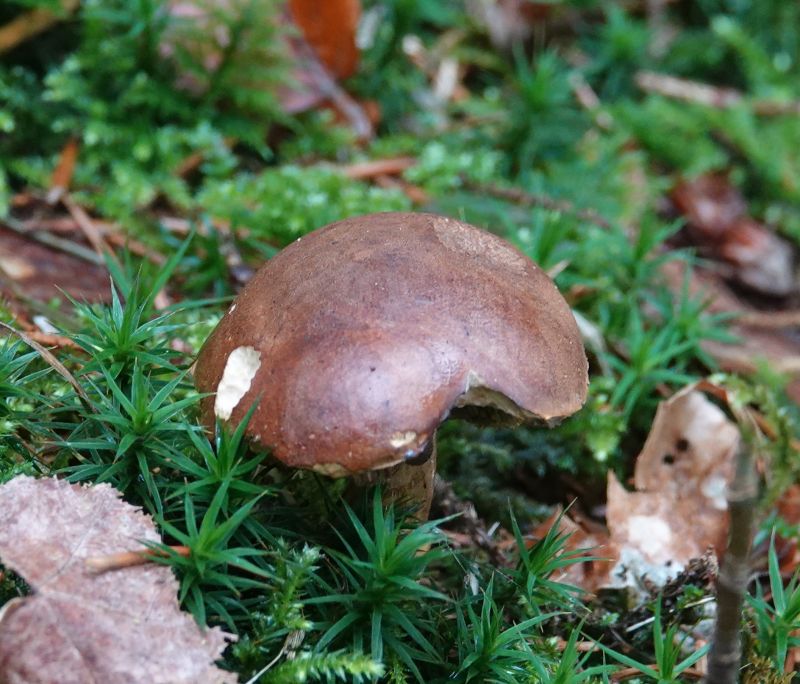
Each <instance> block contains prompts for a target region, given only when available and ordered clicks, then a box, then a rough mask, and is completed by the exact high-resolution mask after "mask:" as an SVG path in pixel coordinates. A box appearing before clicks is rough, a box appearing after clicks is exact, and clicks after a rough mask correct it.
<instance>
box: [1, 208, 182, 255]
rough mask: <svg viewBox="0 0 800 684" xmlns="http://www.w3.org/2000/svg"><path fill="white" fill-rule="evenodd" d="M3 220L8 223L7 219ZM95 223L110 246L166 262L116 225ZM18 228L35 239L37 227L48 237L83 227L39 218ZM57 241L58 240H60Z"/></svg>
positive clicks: (66, 220) (65, 218)
mask: <svg viewBox="0 0 800 684" xmlns="http://www.w3.org/2000/svg"><path fill="white" fill-rule="evenodd" d="M2 220H3V221H6V219H2ZM93 223H94V225H95V227H96V228H97V230H98V231H100V234H101V235H102V236H103V237H104V238H105V239H106V240H107V241H108V242H109V244H112V245H114V246H115V247H122V248H125V249H127V250H128V251H129V252H131V254H135V255H136V256H140V257H144V258H145V259H148V260H149V261H152V262H153V263H154V264H156V265H159V266H160V265H162V264H163V263H164V262H165V261H166V259H165V257H164V256H163V255H162V254H159V253H158V252H155V251H154V250H152V249H150V248H149V247H148V246H147V245H145V244H144V243H143V242H139V241H138V240H134V239H132V238H130V237H129V236H127V235H123V234H122V233H121V232H119V229H118V227H117V226H115V225H114V224H112V223H108V222H106V221H93ZM16 226H17V228H18V230H16V232H18V233H20V234H22V235H26V236H28V237H34V233H35V232H38V231H37V227H38V228H41V229H42V232H41V233H40V234H42V235H46V234H48V233H74V232H75V231H79V230H80V229H81V227H80V226H79V225H78V222H77V221H76V220H75V219H74V218H73V217H72V216H55V217H52V218H37V219H29V220H27V221H17V222H16ZM13 229H14V228H12V230H13ZM56 239H57V240H58V239H59V238H56ZM64 242H65V243H66V244H74V243H70V242H68V241H64ZM46 244H48V245H50V246H52V240H48V241H47V242H46ZM81 249H82V248H81ZM85 252H86V253H88V254H90V255H91V260H92V263H99V264H100V265H101V266H102V265H103V260H102V259H98V256H97V254H95V252H93V251H91V250H85Z"/></svg>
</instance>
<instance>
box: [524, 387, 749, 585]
mask: <svg viewBox="0 0 800 684" xmlns="http://www.w3.org/2000/svg"><path fill="white" fill-rule="evenodd" d="M699 388H705V385H703V384H702V383H698V384H696V385H690V386H688V387H686V388H684V389H683V390H681V391H680V392H678V393H676V394H675V395H673V396H672V397H671V398H669V399H667V400H666V401H663V402H661V404H660V405H659V407H658V411H657V412H656V417H655V419H654V420H653V425H652V427H651V429H650V434H649V435H648V437H647V441H646V442H645V445H644V447H643V448H642V452H641V453H640V454H639V457H638V458H637V461H636V466H635V469H634V478H633V480H634V483H635V486H636V491H628V490H627V489H625V487H623V486H622V484H621V483H620V482H619V480H618V479H617V478H616V476H615V475H614V474H613V473H612V472H609V474H608V488H607V507H606V520H607V524H608V531H607V532H606V531H604V530H602V529H592V528H590V527H588V526H587V525H582V524H581V523H580V522H578V523H576V522H575V521H573V520H570V519H568V518H567V517H566V516H564V517H562V518H561V522H560V530H561V531H562V532H569V533H570V534H571V537H570V538H569V540H568V541H567V544H566V550H568V551H575V550H577V549H588V550H589V551H588V555H591V556H594V557H596V558H600V559H601V560H594V561H589V562H586V563H581V564H577V565H572V566H568V567H566V568H565V569H564V571H563V574H562V576H560V577H559V578H558V579H559V580H560V581H563V582H569V583H571V584H575V585H577V586H580V587H582V588H583V589H586V590H587V591H597V590H598V589H600V588H603V587H622V586H631V587H634V588H638V587H640V586H641V579H642V578H643V577H644V576H646V577H647V580H648V582H649V583H650V585H651V586H652V585H656V586H663V585H664V584H665V582H667V581H668V580H670V579H671V578H673V577H675V576H676V575H677V574H678V573H679V572H680V571H681V570H683V569H684V568H685V567H686V566H687V565H688V564H689V561H691V560H692V559H695V558H700V557H701V556H703V555H704V554H705V553H706V552H707V551H708V549H713V550H714V551H715V552H716V553H717V555H719V554H721V553H722V551H723V550H724V545H725V537H726V534H727V526H728V510H727V509H728V505H727V500H726V493H727V484H728V482H729V481H730V479H731V477H732V476H733V464H734V456H735V454H736V449H737V447H738V444H739V439H740V436H739V430H738V428H737V427H736V425H735V424H734V423H732V422H731V421H730V420H729V419H728V418H727V417H726V416H725V414H724V413H723V411H722V410H721V409H720V408H718V407H717V406H716V405H715V404H713V403H712V402H711V401H709V399H708V398H707V397H706V396H705V394H703V392H701V391H698V389H699ZM554 521H555V518H551V520H550V521H547V522H546V523H543V527H542V528H540V530H539V532H540V534H539V536H541V535H542V534H543V533H544V530H546V529H548V528H549V525H550V524H552V523H553V522H554ZM545 525H546V526H547V527H544V526H545ZM534 536H536V532H534Z"/></svg>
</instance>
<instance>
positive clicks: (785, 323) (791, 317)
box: [736, 309, 800, 330]
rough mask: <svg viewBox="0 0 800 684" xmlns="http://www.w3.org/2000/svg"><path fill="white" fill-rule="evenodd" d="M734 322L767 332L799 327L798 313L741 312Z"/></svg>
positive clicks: (795, 311)
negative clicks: (766, 330)
mask: <svg viewBox="0 0 800 684" xmlns="http://www.w3.org/2000/svg"><path fill="white" fill-rule="evenodd" d="M736 322H737V323H739V324H740V325H749V326H752V327H753V328H766V329H768V330H780V329H781V328H793V327H796V326H800V311H798V310H796V309H795V310H792V311H743V312H741V313H740V314H738V315H737V316H736Z"/></svg>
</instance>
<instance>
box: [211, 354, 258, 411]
mask: <svg viewBox="0 0 800 684" xmlns="http://www.w3.org/2000/svg"><path fill="white" fill-rule="evenodd" d="M260 366H261V354H259V353H258V352H257V351H256V350H255V349H253V347H237V348H236V349H234V350H233V351H232V352H231V353H230V356H228V360H227V362H226V363H225V370H224V371H223V372H222V379H221V380H220V381H219V385H218V386H217V398H216V400H215V401H214V413H215V414H216V416H217V418H220V419H221V420H228V419H229V418H230V417H231V413H233V409H235V408H236V405H237V404H238V403H239V402H240V401H241V400H242V397H243V396H244V395H245V394H246V393H247V390H249V389H250V384H251V383H252V382H253V378H254V377H255V375H256V371H258V369H259V367H260Z"/></svg>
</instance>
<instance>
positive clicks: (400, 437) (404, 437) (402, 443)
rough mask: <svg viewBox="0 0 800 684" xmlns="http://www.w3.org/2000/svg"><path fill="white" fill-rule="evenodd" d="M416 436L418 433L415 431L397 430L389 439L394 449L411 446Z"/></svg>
mask: <svg viewBox="0 0 800 684" xmlns="http://www.w3.org/2000/svg"><path fill="white" fill-rule="evenodd" d="M416 438H417V433H416V432H413V431H408V432H395V433H394V434H393V435H392V437H391V439H390V440H389V444H390V445H391V447H392V448H393V449H402V448H403V447H407V446H410V445H411V444H412V442H413V441H414V440H415V439H416Z"/></svg>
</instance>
